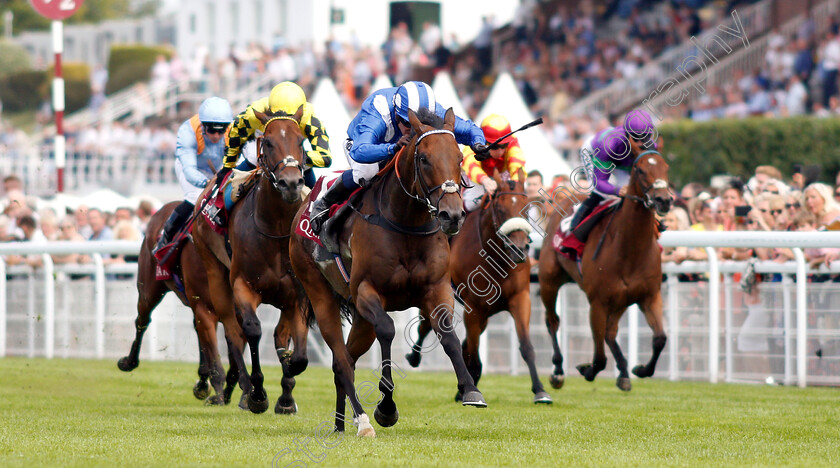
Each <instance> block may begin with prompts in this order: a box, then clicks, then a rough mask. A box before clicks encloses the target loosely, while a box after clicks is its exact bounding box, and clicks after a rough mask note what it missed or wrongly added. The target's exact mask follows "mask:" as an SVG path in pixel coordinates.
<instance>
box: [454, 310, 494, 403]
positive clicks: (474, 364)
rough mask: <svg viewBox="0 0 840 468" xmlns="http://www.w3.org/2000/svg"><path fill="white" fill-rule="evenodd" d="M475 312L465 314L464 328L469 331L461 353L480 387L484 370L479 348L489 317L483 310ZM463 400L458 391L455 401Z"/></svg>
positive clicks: (468, 369)
mask: <svg viewBox="0 0 840 468" xmlns="http://www.w3.org/2000/svg"><path fill="white" fill-rule="evenodd" d="M473 310H474V311H475V312H474V313H469V314H464V328H466V330H467V335H466V337H465V338H464V341H463V342H462V343H461V353H462V354H463V356H464V364H465V365H466V366H467V371H468V372H469V373H470V376H471V377H472V378H473V382H475V384H476V385H478V381H479V379H481V369H482V364H481V356H480V355H479V353H478V346H479V344H480V343H481V333H482V332H483V331H484V330H485V329H486V328H487V315H486V314H485V313H484V311H483V310H480V309H479V310H476V309H475V308H473ZM479 314H481V315H479ZM463 399H464V396H463V395H462V394H461V392H460V391H458V393H456V394H455V401H462V400H463Z"/></svg>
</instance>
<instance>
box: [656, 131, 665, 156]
mask: <svg viewBox="0 0 840 468" xmlns="http://www.w3.org/2000/svg"><path fill="white" fill-rule="evenodd" d="M663 148H665V140H663V139H662V135H660V136H659V138H657V139H656V151H659V154H664V153H665V150H664V149H663Z"/></svg>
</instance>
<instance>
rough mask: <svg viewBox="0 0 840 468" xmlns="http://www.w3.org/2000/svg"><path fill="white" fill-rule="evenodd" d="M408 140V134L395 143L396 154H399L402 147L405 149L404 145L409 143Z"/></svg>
mask: <svg viewBox="0 0 840 468" xmlns="http://www.w3.org/2000/svg"><path fill="white" fill-rule="evenodd" d="M408 141H409V137H408V135H403V136H401V137H400V139H399V140H397V142H396V143H394V154H397V153H398V152H399V151H400V150H401V149H403V147H404V146H405V145H407V144H408Z"/></svg>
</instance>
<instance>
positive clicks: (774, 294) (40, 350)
mask: <svg viewBox="0 0 840 468" xmlns="http://www.w3.org/2000/svg"><path fill="white" fill-rule="evenodd" d="M661 243H662V245H664V246H678V245H679V246H687V247H705V248H706V249H707V250H708V252H709V254H710V255H709V258H710V259H712V260H711V261H708V262H683V263H682V264H679V265H675V264H665V265H663V272H664V273H665V275H666V280H665V282H664V283H663V299H664V303H665V324H666V328H665V329H666V333H667V334H668V345H667V346H666V349H665V351H664V352H663V354H662V357H661V359H660V361H659V364H658V366H657V373H656V376H657V377H662V378H668V379H671V380H708V381H710V382H718V381H726V382H742V381H743V382H765V380H766V379H767V378H768V377H771V378H772V379H773V381H777V382H780V383H784V384H786V385H793V384H798V385H800V386H804V385H806V384H811V385H840V284H836V283H832V282H823V283H819V282H816V281H815V280H814V278H813V276H812V275H814V274H823V275H826V276H827V275H828V274H829V273H831V274H837V273H840V262H835V263H834V264H832V265H831V268H830V269H827V268H825V267H822V268H821V269H820V270H817V271H813V270H809V269H808V268H807V265H806V264H805V261H804V256H803V255H802V252H801V249H802V248H809V247H815V246H819V247H840V233H754V232H731V233H699V232H667V233H665V234H664V235H663V237H662V239H661ZM722 246H736V247H737V246H741V247H743V246H755V247H793V250H794V252H795V253H796V256H797V259H796V261H793V262H788V263H775V262H760V263H758V264H757V265H756V270H757V272H759V273H766V274H767V275H766V279H765V281H764V282H763V283H761V284H760V285H759V291H760V298H761V301H762V310H761V311H760V312H758V313H759V315H761V317H762V321H763V323H760V324H758V325H756V324H755V323H752V324H749V325H746V324H745V320H746V317H748V316H749V315H751V314H753V313H756V312H755V311H753V310H748V308H747V306H746V305H745V304H744V303H743V297H744V294H743V293H742V292H741V291H740V289H739V287H738V284H737V281H736V278H734V277H733V276H735V275H738V274H739V273H740V272H742V271H743V270H744V267H745V265H746V264H745V263H744V262H733V261H717V260H716V258H717V257H716V255H715V249H716V248H718V247H722ZM138 250H139V243H136V242H107V243H93V242H90V243H71V242H66V243H49V244H40V245H32V244H25V243H16V244H0V256H4V255H12V254H14V255H39V256H40V257H41V259H42V260H43V263H44V267H42V268H38V269H33V268H30V267H28V266H21V265H15V266H9V265H7V264H6V263H5V261H0V356H3V355H17V356H29V357H36V356H42V357H47V358H53V357H62V358H69V357H79V358H97V359H105V358H107V359H116V358H118V357H121V356H123V355H125V354H126V353H127V352H128V350H129V347H130V345H131V342H132V340H133V339H134V319H135V317H136V302H137V291H136V285H135V283H136V276H135V275H136V268H137V266H136V264H132V263H126V264H105V262H104V261H103V259H104V258H106V257H107V256H108V255H109V254H119V255H136V254H137V252H138ZM67 253H84V254H87V255H90V256H91V257H92V259H93V263H90V264H85V265H54V264H53V263H52V260H51V257H50V255H49V254H67ZM686 274H696V275H697V276H700V281H693V282H684V281H682V280H684V279H685V278H684V277H682V278H681V275H686ZM774 276H775V278H773V277H774ZM809 276H810V278H809ZM770 279H776V280H777V281H770ZM818 279H819V278H818ZM538 291H539V286H538V285H536V284H532V285H531V292H532V294H531V297H532V314H531V327H530V337H531V340H532V343H533V345H534V349H535V352H536V358H537V366H538V368H539V369H540V372H541V373H542V374H543V375H545V374H546V373H547V372H549V371H550V370H551V369H552V365H551V344H550V341H549V336H548V334H547V332H546V328H545V311H544V308H543V307H542V304H541V303H540V300H539V292H538ZM558 301H559V303H560V304H559V305H560V308H559V310H560V311H561V313H560V316H561V328H560V332H559V335H560V336H559V338H560V342H561V348H562V350H563V353H564V368H565V370H566V372H567V373H570V372H571V373H576V371H575V370H574V367H575V366H576V365H577V364H580V363H584V362H590V361H591V359H592V350H593V347H592V338H591V332H590V330H589V315H588V314H589V308H588V304H587V301H586V298H585V296H584V295H583V293H582V292H581V291H580V289H579V288H578V287H577V286H575V285H567V286H564V287H563V289H562V290H561V294H560V296H559V298H558ZM416 313H417V312H416V309H415V310H413V311H409V312H395V313H392V314H391V315H392V317H393V318H394V321H395V326H396V329H397V336H396V339H395V340H394V342H393V356H395V359H396V360H397V362H398V364H399V365H403V364H404V366H403V367H405V368H406V369H407V368H408V364H407V363H405V361H404V360H403V358H402V356H403V355H404V354H405V353H407V352H409V350H410V342H411V340H413V338H414V337H416V330H415V329H414V327H416V322H414V324H412V322H411V321H412V319H413V318H414V317H415V316H416ZM458 313H459V314H462V313H463V312H462V311H460V310H459V311H458ZM259 316H260V318H261V320H262V324H263V327H264V334H263V336H264V339H263V340H262V344H261V350H260V351H261V354H262V355H263V356H264V362H265V363H266V364H269V365H271V364H275V363H276V361H275V360H274V359H273V358H272V357H271V356H274V354H275V353H274V351H273V349H274V346H273V342H272V339H271V337H272V336H273V335H272V333H273V328H274V326H275V324H276V323H277V319H278V317H279V312H278V311H277V310H276V309H274V308H272V307H270V306H260V309H259ZM640 317H641V318H642V322H641V323H642V324H644V320H643V316H642V315H641V313H640V312H639V311H638V308H637V307H635V306H633V307H631V308H630V309H629V311H628V313H626V314H625V316H624V317H623V318H622V322H621V325H620V329H619V330H620V332H619V343H620V345H621V346H622V348H623V350H624V351H625V354H626V356H627V358H628V361H629V363H630V365H631V366H633V365H635V364H637V363H641V362H645V361H646V360H647V359H648V357H649V356H650V353H651V338H652V333H651V331H650V329H649V328H648V327H647V326H645V325H641V326H640V324H639V323H640ZM221 333H222V331H221V327H220V330H219V338H220V340H219V342H220V345H221V347H222V350H221V351H222V353H223V355H224V354H225V353H226V350H225V349H224V339H222V335H221ZM458 335H459V336H461V337H463V336H464V330H463V327H462V326H461V325H459V329H458ZM310 337H311V339H310V342H309V349H310V353H309V357H310V360H311V361H312V362H313V364H316V365H324V366H329V365H330V363H331V355H330V351H329V349H328V348H327V346H326V345H325V344H324V342H323V340H322V339H321V337H320V334H319V333H318V331H317V327H316V329H315V330H313V332H312V334H311V335H310ZM756 340H758V341H760V342H763V344H764V346H763V347H764V348H766V351H764V350H762V351H750V350H748V349H742V348H744V347H745V346H743V345H744V344H745V343H746V342H748V341H751V342H753V343H754V342H756ZM435 342H436V339H435V338H434V337H433V336H430V337H429V340H428V341H427V342H426V346H428V347H433V348H434V349H432V350H431V351H429V352H428V353H425V354H424V356H423V364H422V366H421V369H426V370H441V371H449V370H451V364H450V363H449V360H448V359H447V357H446V355H445V354H444V353H443V351H442V350H441V349H440V347H439V346H437V347H434V346H433V344H434V343H435ZM196 345H197V339H196V338H195V333H194V332H193V331H192V314H191V313H190V311H189V310H188V309H187V308H186V307H184V306H182V305H181V304H180V302H178V300H177V299H176V298H175V296H174V295H172V294H169V295H167V297H166V298H165V299H164V301H163V302H162V303H161V304H160V305H159V306H158V308H157V309H156V310H155V311H154V313H153V315H152V322H151V325H150V327H149V329H148V331H147V332H146V336H145V340H144V345H143V349H142V352H141V360H145V359H149V360H179V361H191V362H196V363H197V362H198V350H197V346H196ZM818 350H820V351H821V356H818V355H817V351H818ZM480 353H481V355H482V360H483V362H484V369H485V372H491V373H499V372H502V373H511V374H523V373H527V367H526V366H525V363H524V362H523V361H522V358H521V357H520V354H519V343H518V341H517V338H516V333H515V330H514V327H513V320H512V318H511V317H510V316H509V315H507V314H498V315H496V316H495V317H493V318H491V320H490V322H489V326H488V328H487V330H486V331H485V333H484V334H483V335H482V346H481V349H480ZM246 356H247V355H246ZM608 358H609V359H610V361H611V362H612V356H610V355H609V354H608ZM378 359H379V350H378V347H377V345H374V348H373V349H372V350H371V351H370V352H369V353H368V354H367V355H366V356H363V357H362V359H361V361H360V364H361V365H362V366H371V367H376V366H377V365H378V363H377V360H378ZM607 375H609V373H605V375H604V376H602V378H604V377H606V376H607Z"/></svg>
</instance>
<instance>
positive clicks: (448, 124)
mask: <svg viewBox="0 0 840 468" xmlns="http://www.w3.org/2000/svg"><path fill="white" fill-rule="evenodd" d="M443 128H445V129H446V130H449V131H450V132H451V131H453V130H454V129H455V111H454V110H452V108H451V107H450V108H449V109H446V114H444V116H443Z"/></svg>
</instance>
